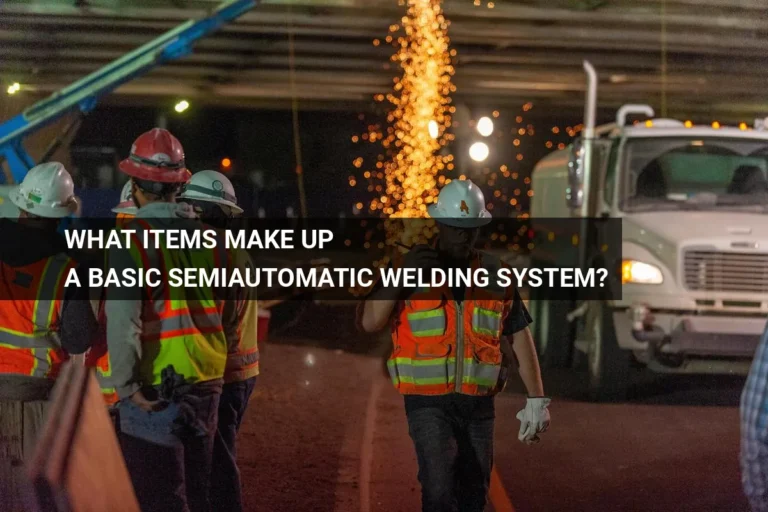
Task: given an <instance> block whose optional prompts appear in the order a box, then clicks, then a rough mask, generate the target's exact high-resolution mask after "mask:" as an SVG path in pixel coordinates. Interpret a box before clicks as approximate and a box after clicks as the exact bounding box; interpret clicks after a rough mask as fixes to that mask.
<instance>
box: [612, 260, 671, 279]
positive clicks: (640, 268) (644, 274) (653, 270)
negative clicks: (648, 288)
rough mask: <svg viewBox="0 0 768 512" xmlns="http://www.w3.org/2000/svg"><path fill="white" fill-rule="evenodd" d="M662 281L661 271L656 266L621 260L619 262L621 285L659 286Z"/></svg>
mask: <svg viewBox="0 0 768 512" xmlns="http://www.w3.org/2000/svg"><path fill="white" fill-rule="evenodd" d="M663 281H664V277H663V276H662V275H661V269H660V268H659V267H657V266H656V265H651V264H650V263H643V262H642V261H637V260H623V261H622V262H621V284H624V283H636V284H661V283H662V282H663Z"/></svg>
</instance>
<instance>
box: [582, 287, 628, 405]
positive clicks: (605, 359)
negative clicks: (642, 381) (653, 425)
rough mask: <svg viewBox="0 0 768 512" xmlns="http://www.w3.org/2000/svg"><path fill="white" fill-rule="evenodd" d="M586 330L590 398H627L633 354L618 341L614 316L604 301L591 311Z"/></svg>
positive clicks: (608, 399) (605, 399)
mask: <svg viewBox="0 0 768 512" xmlns="http://www.w3.org/2000/svg"><path fill="white" fill-rule="evenodd" d="M585 328H586V329H588V330H589V331H591V332H587V333H585V334H586V335H587V336H585V337H586V339H588V340H589V344H588V348H587V374H588V376H589V384H588V388H589V389H588V390H589V398H590V400H592V401H594V402H606V401H615V400H625V399H626V398H627V391H628V388H629V370H630V357H631V354H630V353H629V352H628V351H625V350H622V349H621V348H620V347H619V344H618V342H617V341H616V330H615V327H614V324H613V316H612V315H611V312H610V310H609V309H608V308H607V307H605V305H604V303H603V302H602V301H601V302H595V303H594V304H593V305H591V306H590V308H589V312H588V313H587V318H586V323H585Z"/></svg>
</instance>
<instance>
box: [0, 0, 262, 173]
mask: <svg viewBox="0 0 768 512" xmlns="http://www.w3.org/2000/svg"><path fill="white" fill-rule="evenodd" d="M257 2H258V0H229V1H227V2H225V3H223V4H222V5H220V6H219V7H218V8H216V9H215V10H213V11H212V12H211V13H210V15H209V16H208V17H206V18H203V19H201V20H189V21H188V22H186V23H184V24H182V25H180V26H178V27H176V28H175V29H173V30H171V31H169V32H166V33H165V34H163V35H162V36H160V37H158V38H157V39H154V40H153V41H150V42H148V43H147V44H145V45H144V46H142V47H140V48H138V49H136V50H134V51H132V52H131V53H129V54H127V55H124V56H123V57H121V58H119V59H117V60H116V61H114V62H112V63H110V64H108V65H107V66H105V67H103V68H101V69H99V70H97V71H95V72H93V73H91V74H90V75H88V76H86V77H85V78H82V79H80V80H78V81H77V82H75V83H73V84H72V85H70V86H69V87H66V88H65V89H62V90H61V91H58V92H55V93H53V94H52V95H51V96H49V97H48V98H46V99H44V100H42V101H39V102H37V103H35V104H34V105H32V106H31V107H29V108H28V109H27V110H25V111H24V112H22V113H21V114H19V115H17V116H15V117H12V118H11V119H8V120H7V121H5V122H4V123H2V124H0V164H2V161H3V160H4V161H5V162H6V163H7V164H8V167H9V169H10V171H11V176H12V177H13V180H14V182H16V183H20V182H21V181H22V180H23V179H24V176H26V174H27V172H28V171H29V170H30V169H31V168H32V167H34V166H35V165H37V164H38V163H42V162H45V161H46V160H47V159H48V158H50V157H51V155H53V153H54V152H55V151H56V149H57V148H58V146H59V145H60V144H61V141H62V140H63V139H64V138H65V137H66V136H67V135H68V134H69V133H70V132H71V131H72V130H73V128H74V127H75V126H77V125H79V123H80V121H81V119H82V116H83V115H85V114H87V113H88V112H90V111H91V110H93V109H94V107H96V103H97V102H98V100H99V97H101V96H104V95H106V94H109V93H110V92H112V91H113V90H115V89H116V88H117V87H119V86H120V85H122V84H124V83H125V82H128V81H130V80H133V79H134V78H136V77H138V76H141V75H143V74H145V73H147V72H148V71H150V70H151V69H152V68H154V67H155V66H159V65H161V64H164V63H166V62H169V61H172V60H175V59H179V58H181V57H184V56H186V55H188V54H189V53H191V52H192V45H193V44H194V43H195V42H196V41H197V40H198V39H201V38H203V37H205V36H207V35H208V34H210V33H212V32H214V31H215V30H217V29H218V28H220V27H221V26H222V25H224V24H225V23H228V22H230V21H232V20H234V19H236V18H238V17H239V16H241V15H242V14H244V13H245V12H247V11H249V10H250V9H252V8H253V7H255V6H256V4H257ZM73 111H79V112H80V115H79V116H78V117H77V118H76V119H75V121H74V122H73V123H71V124H70V125H68V126H67V128H66V129H65V130H64V132H63V133H62V135H61V136H60V137H59V138H58V139H57V140H55V141H54V142H53V143H52V144H51V145H50V146H49V147H48V149H47V150H46V151H45V154H44V155H43V156H42V157H41V159H40V161H39V162H35V161H34V160H33V159H32V157H31V156H30V155H29V153H27V151H26V150H25V149H24V146H23V142H24V139H25V138H26V137H27V136H29V135H30V134H32V133H34V132H35V131H37V130H40V129H41V128H43V127H44V126H46V125H48V124H50V123H53V122H54V121H56V120H57V119H60V118H61V117H62V116H64V115H66V114H68V113H70V112H73ZM0 170H1V169H0ZM3 183H5V174H4V173H3V172H0V184H3Z"/></svg>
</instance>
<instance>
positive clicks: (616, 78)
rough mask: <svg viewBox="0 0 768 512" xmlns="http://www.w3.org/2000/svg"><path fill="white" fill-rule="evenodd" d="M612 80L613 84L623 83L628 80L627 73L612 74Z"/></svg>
mask: <svg viewBox="0 0 768 512" xmlns="http://www.w3.org/2000/svg"><path fill="white" fill-rule="evenodd" d="M610 80H611V83H612V84H623V83H624V82H626V81H627V75H611V78H610Z"/></svg>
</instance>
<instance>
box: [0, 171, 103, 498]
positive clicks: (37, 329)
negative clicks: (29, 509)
mask: <svg viewBox="0 0 768 512" xmlns="http://www.w3.org/2000/svg"><path fill="white" fill-rule="evenodd" d="M10 200H11V201H12V202H13V204H14V205H16V207H18V208H19V217H18V221H14V220H11V219H9V218H0V500H1V501H2V503H3V505H2V509H3V510H6V511H11V512H15V511H17V510H26V508H25V507H23V505H22V503H21V488H20V484H21V482H22V481H23V473H21V471H22V470H23V467H24V465H23V462H24V459H26V458H28V457H29V456H30V455H31V453H32V451H33V449H34V446H35V442H36V441H37V438H38V436H39V434H40V430H41V427H42V426H43V421H44V417H45V414H46V410H47V400H48V397H49V393H50V391H51V389H52V387H53V384H54V381H55V379H56V376H57V375H58V373H59V370H60V368H61V365H62V363H64V362H65V361H66V360H67V359H68V358H69V356H70V355H75V354H82V353H84V352H85V351H86V350H87V348H88V341H89V340H90V339H91V337H92V336H93V332H94V331H95V329H96V320H95V318H94V316H93V312H92V311H91V308H90V305H89V302H88V289H87V288H78V287H75V286H71V287H69V288H67V289H66V290H65V288H64V284H65V283H66V278H67V276H68V275H69V273H70V271H71V270H72V269H75V271H76V272H77V273H78V276H79V279H80V282H81V283H82V282H87V274H84V273H82V269H81V268H80V266H79V265H77V264H76V263H75V261H73V260H72V259H71V258H70V257H69V256H67V254H66V253H67V245H66V242H65V241H64V239H63V237H61V236H60V235H59V234H58V233H57V230H58V229H59V223H60V221H61V219H63V218H65V217H67V216H69V215H71V214H73V213H74V212H75V211H76V210H77V199H76V198H75V195H74V187H73V183H72V177H71V176H70V175H69V173H68V172H67V170H66V169H65V168H64V166H63V165H62V164H60V163H58V162H48V163H44V164H41V165H38V166H37V167H34V168H32V169H31V170H30V171H29V173H27V175H26V177H25V178H24V180H23V181H22V183H21V184H20V185H18V186H17V187H16V188H15V189H14V190H13V191H12V192H11V194H10Z"/></svg>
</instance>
